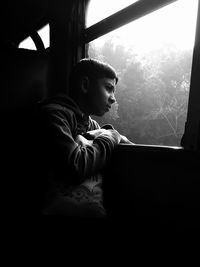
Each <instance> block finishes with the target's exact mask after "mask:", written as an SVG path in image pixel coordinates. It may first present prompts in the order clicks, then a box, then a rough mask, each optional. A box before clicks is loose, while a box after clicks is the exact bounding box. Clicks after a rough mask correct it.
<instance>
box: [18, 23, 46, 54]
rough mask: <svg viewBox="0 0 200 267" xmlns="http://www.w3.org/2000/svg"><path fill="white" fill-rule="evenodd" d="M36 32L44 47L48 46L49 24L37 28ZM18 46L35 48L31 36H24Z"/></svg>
mask: <svg viewBox="0 0 200 267" xmlns="http://www.w3.org/2000/svg"><path fill="white" fill-rule="evenodd" d="M38 34H39V35H40V38H41V39H42V41H43V44H44V47H45V48H47V47H49V24H47V25H45V26H44V27H43V28H41V29H40V30H38ZM19 48H26V49H30V50H36V46H35V44H34V42H33V40H32V38H31V37H28V38H26V39H25V40H23V41H22V42H21V43H20V44H19Z"/></svg>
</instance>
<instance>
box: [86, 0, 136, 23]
mask: <svg viewBox="0 0 200 267" xmlns="http://www.w3.org/2000/svg"><path fill="white" fill-rule="evenodd" d="M138 1H139V0H123V1H116V0H115V1H110V0H109V1H99V0H90V4H89V7H88V14H87V18H86V26H87V27H90V26H91V25H93V24H95V23H97V22H99V21H101V20H103V19H105V18H106V17H108V16H110V15H112V14H114V13H116V12H117V11H119V10H121V9H123V8H125V7H127V6H129V5H131V4H133V3H135V2H138Z"/></svg>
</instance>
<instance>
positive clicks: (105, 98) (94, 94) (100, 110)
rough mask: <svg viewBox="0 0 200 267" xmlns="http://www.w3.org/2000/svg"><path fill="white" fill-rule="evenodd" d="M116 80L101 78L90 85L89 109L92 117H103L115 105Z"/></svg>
mask: <svg viewBox="0 0 200 267" xmlns="http://www.w3.org/2000/svg"><path fill="white" fill-rule="evenodd" d="M115 88H116V80H115V79H111V78H106V77H104V78H100V79H97V80H96V81H92V82H90V83H89V88H88V95H87V96H88V103H87V104H88V108H89V111H90V115H96V116H103V115H104V114H105V113H106V112H108V111H109V110H110V108H111V105H112V104H113V103H115V101H116V99H115V96H114V93H115Z"/></svg>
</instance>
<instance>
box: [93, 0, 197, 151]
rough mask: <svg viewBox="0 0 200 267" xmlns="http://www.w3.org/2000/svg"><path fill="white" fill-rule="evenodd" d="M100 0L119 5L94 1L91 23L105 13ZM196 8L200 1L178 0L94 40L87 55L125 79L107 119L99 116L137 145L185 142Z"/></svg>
mask: <svg viewBox="0 0 200 267" xmlns="http://www.w3.org/2000/svg"><path fill="white" fill-rule="evenodd" d="M98 2H101V5H102V6H104V8H105V9H107V8H108V9H109V6H113V7H114V6H115V5H116V1H115V0H112V1H111V0H109V2H108V1H103V0H102V1H98V0H93V1H92V0H91V5H90V6H89V10H88V21H89V25H91V24H92V21H93V18H94V21H95V22H97V21H96V19H97V18H99V17H100V15H99V13H100V11H101V12H102V13H103V12H104V11H103V10H102V9H100V8H97V6H96V5H97V3H98ZM120 2H121V3H125V2H127V3H128V2H129V3H128V4H132V3H134V2H139V1H123V0H121V1H117V3H118V6H120ZM108 3H109V5H108ZM93 7H94V8H93ZM197 7H198V0H190V1H188V0H179V1H175V2H174V3H172V4H169V5H167V6H165V7H163V8H160V9H158V10H157V11H155V12H152V13H150V14H149V15H146V16H143V17H141V18H140V19H138V20H135V21H133V22H131V23H128V24H126V25H125V26H123V27H120V28H117V29H116V30H114V31H112V32H110V33H108V34H105V35H103V36H101V37H99V38H97V39H95V40H94V41H92V42H90V43H89V50H88V55H89V56H90V57H93V58H97V59H100V60H103V61H106V62H108V63H110V64H111V65H112V66H113V67H115V69H116V70H117V72H118V75H119V78H120V79H119V83H118V85H117V90H116V98H117V103H116V104H115V105H113V108H112V110H111V112H110V113H107V114H106V115H105V116H104V117H103V118H96V117H95V119H96V120H97V121H98V122H99V123H100V124H104V123H108V122H109V123H111V124H113V125H114V127H115V128H116V129H118V130H119V131H120V132H121V133H122V134H124V135H126V136H127V137H128V138H129V139H130V140H132V141H133V142H135V143H137V144H149V145H167V146H168V145H169V146H180V142H181V138H182V136H183V133H184V127H185V122H186V118H187V108H188V97H189V89H190V78H191V66H192V57H193V48H194V39H195V26H196V18H197ZM102 18H104V17H103V16H102Z"/></svg>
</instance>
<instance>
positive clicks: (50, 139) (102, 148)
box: [42, 108, 121, 183]
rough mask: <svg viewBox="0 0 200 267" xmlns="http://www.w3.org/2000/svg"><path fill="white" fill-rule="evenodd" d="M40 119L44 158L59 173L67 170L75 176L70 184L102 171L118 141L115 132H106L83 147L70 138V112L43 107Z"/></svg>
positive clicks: (72, 122)
mask: <svg viewBox="0 0 200 267" xmlns="http://www.w3.org/2000/svg"><path fill="white" fill-rule="evenodd" d="M66 116H67V119H66ZM42 117H43V118H42V121H43V122H42V124H43V127H42V128H43V131H44V133H45V134H43V136H44V138H45V140H44V141H45V143H46V149H47V151H46V153H47V154H48V158H50V159H51V162H53V164H54V162H55V167H56V168H58V169H59V171H63V172H65V173H66V174H67V173H68V172H69V171H70V172H73V173H74V174H75V177H77V181H73V182H74V183H80V182H82V181H83V180H84V179H85V178H86V177H89V176H91V175H93V174H96V173H98V172H99V171H100V170H102V169H103V168H104V167H105V165H106V164H107V162H108V160H109V159H110V157H111V154H112V151H113V149H114V147H115V146H116V145H118V144H119V142H120V139H121V138H120V134H119V133H118V132H117V131H115V130H107V131H106V132H104V133H101V134H99V136H98V137H96V138H95V139H94V141H93V143H92V144H87V145H83V144H80V143H79V142H77V141H76V140H75V139H74V138H73V135H72V129H73V125H74V123H75V121H74V118H73V116H72V114H71V113H70V112H69V113H66V110H65V111H64V110H62V109H60V110H53V109H51V108H47V109H45V108H44V109H43V115H42ZM52 159H53V160H52Z"/></svg>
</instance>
